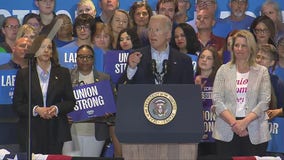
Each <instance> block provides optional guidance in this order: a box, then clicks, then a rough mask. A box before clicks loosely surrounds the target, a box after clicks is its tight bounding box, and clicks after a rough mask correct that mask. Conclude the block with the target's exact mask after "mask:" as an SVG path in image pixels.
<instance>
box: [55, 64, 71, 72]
mask: <svg viewBox="0 0 284 160" xmlns="http://www.w3.org/2000/svg"><path fill="white" fill-rule="evenodd" d="M52 68H53V70H54V71H57V72H62V73H66V72H68V73H70V71H69V69H68V68H66V67H63V66H60V65H54V66H52Z"/></svg>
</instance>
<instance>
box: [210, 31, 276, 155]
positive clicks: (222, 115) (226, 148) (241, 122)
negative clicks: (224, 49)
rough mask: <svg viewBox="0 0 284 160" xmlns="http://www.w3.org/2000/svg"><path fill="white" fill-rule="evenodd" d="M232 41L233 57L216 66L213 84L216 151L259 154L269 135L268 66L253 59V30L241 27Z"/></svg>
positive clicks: (231, 153)
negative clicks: (251, 31)
mask: <svg viewBox="0 0 284 160" xmlns="http://www.w3.org/2000/svg"><path fill="white" fill-rule="evenodd" d="M232 43H233V44H232V53H233V56H232V59H231V61H230V62H229V63H226V64H223V65H222V66H221V67H220V68H219V69H218V71H217V74H216V77H215V80H214V85H213V106H214V109H215V112H216V122H215V128H214V131H213V137H214V138H215V139H216V149H217V155H218V156H250V155H252V156H253V155H260V156H262V155H265V154H266V148H267V144H268V141H269V140H270V138H271V137H270V133H269V130H268V122H267V119H266V117H267V115H266V113H265V111H266V110H267V109H268V104H269V102H270V97H271V83H270V79H269V74H268V70H267V68H265V67H263V66H260V65H257V64H256V63H255V54H256V51H257V50H256V48H257V46H256V42H255V39H254V37H253V35H252V33H250V32H249V31H247V30H240V31H238V32H237V33H236V34H234V36H233V38H232Z"/></svg>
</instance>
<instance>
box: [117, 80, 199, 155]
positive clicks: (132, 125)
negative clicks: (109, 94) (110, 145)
mask: <svg viewBox="0 0 284 160" xmlns="http://www.w3.org/2000/svg"><path fill="white" fill-rule="evenodd" d="M161 92H163V93H167V94H169V95H171V96H172V97H173V99H174V100H175V103H176V106H177V107H176V108H177V109H176V114H175V116H174V118H173V119H172V120H171V121H170V122H168V123H166V124H155V122H156V121H155V120H154V123H153V121H151V118H150V120H149V117H148V118H147V116H146V115H147V114H144V112H145V110H146V111H148V109H149V110H151V109H153V106H154V107H155V105H156V103H155V101H159V102H160V101H161V99H162V100H163V98H164V97H163V96H159V94H157V95H158V96H154V97H153V96H152V95H156V93H161ZM166 97H167V96H166ZM165 101H166V100H165ZM148 102H149V103H148ZM151 103H152V105H151ZM145 104H146V105H145ZM147 104H150V105H148V106H147ZM165 104H167V105H169V104H174V103H172V101H168V102H166V103H165ZM170 106H171V105H170ZM171 112H174V111H173V110H171ZM145 113H147V112H145ZM171 116H172V114H170V115H169V116H168V117H171ZM158 118H159V117H158ZM154 119H155V118H154ZM115 132H116V135H117V137H118V139H119V141H120V142H121V144H122V152H123V158H124V159H125V160H176V159H178V160H195V159H197V148H198V147H197V146H198V143H199V141H200V139H201V137H202V134H203V121H202V103H201V94H200V86H196V85H190V84H165V85H152V84H128V85H120V86H119V89H118V97H117V113H116V130H115Z"/></svg>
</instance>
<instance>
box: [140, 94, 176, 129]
mask: <svg viewBox="0 0 284 160" xmlns="http://www.w3.org/2000/svg"><path fill="white" fill-rule="evenodd" d="M176 113H177V104H176V101H175V99H174V98H173V97H172V96H171V95H170V94H169V93H166V92H155V93H152V94H151V95H149V96H148V97H147V98H146V100H145V102H144V115H145V116H146V118H147V119H148V120H149V121H150V122H151V123H154V124H156V125H165V124H167V123H169V122H171V121H172V120H173V119H174V117H175V115H176Z"/></svg>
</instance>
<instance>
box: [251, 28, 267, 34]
mask: <svg viewBox="0 0 284 160" xmlns="http://www.w3.org/2000/svg"><path fill="white" fill-rule="evenodd" d="M268 32H269V30H268V29H254V33H255V34H265V33H268Z"/></svg>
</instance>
